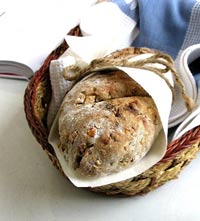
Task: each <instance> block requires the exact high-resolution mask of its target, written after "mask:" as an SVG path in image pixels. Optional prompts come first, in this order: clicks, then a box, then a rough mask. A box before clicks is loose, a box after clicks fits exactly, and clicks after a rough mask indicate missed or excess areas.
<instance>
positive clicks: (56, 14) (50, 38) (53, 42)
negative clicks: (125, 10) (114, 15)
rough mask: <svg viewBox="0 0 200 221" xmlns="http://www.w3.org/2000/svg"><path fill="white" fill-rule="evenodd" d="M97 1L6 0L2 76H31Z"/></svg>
mask: <svg viewBox="0 0 200 221" xmlns="http://www.w3.org/2000/svg"><path fill="white" fill-rule="evenodd" d="M94 2H96V1H95V0H82V1H80V0H73V1H69V0H60V1H56V0H49V1H48V4H47V2H46V1H39V0H35V1H25V0H16V1H14V0H3V2H1V8H0V30H1V34H0V77H6V78H9V77H11V78H19V79H29V78H30V77H31V76H32V75H33V74H34V72H35V71H36V70H38V69H39V68H40V66H41V65H42V63H43V61H44V59H45V58H46V57H47V56H48V54H50V52H51V51H52V50H53V49H55V48H56V46H58V44H59V43H60V42H61V41H62V40H63V39H64V36H65V35H66V34H67V32H68V31H69V30H70V29H71V28H72V27H74V26H76V25H77V24H78V22H79V17H80V16H81V13H82V12H83V11H84V10H85V9H86V8H88V7H90V6H91V5H92V4H93V3H94Z"/></svg>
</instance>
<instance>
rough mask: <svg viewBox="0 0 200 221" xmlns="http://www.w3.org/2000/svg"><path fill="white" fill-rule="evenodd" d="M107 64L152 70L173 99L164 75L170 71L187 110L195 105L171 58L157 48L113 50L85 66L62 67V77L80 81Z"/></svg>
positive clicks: (170, 86)
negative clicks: (161, 80) (147, 55)
mask: <svg viewBox="0 0 200 221" xmlns="http://www.w3.org/2000/svg"><path fill="white" fill-rule="evenodd" d="M152 51H153V55H152V56H151V57H148V58H145V59H141V60H137V61H130V59H131V58H133V57H134V56H137V55H139V54H144V53H152ZM152 64H160V65H162V67H163V66H164V68H157V67H152V66H150V65H152ZM107 66H109V67H114V66H120V67H130V68H139V69H144V70H148V71H151V72H154V73H155V74H157V75H158V76H159V77H161V78H162V79H163V80H164V81H165V82H166V84H167V85H168V86H169V88H170V89H171V91H172V95H173V100H174V99H175V90H174V88H173V86H172V85H171V84H170V82H169V80H168V79H167V78H166V77H165V75H164V74H166V73H167V72H168V71H171V73H172V75H173V77H174V80H175V81H176V83H177V85H178V86H179V87H180V89H181V94H182V97H183V99H184V101H185V105H186V107H187V110H188V111H192V110H193V108H194V107H195V102H194V100H193V99H192V98H190V97H189V96H188V95H187V94H186V89H185V85H184V83H183V81H182V80H181V78H180V76H179V74H178V72H177V71H176V70H175V68H174V62H173V59H172V58H171V56H169V55H167V54H164V53H162V52H160V51H157V50H151V49H148V48H133V47H130V48H125V49H122V50H119V51H115V52H113V53H111V54H109V55H107V56H105V57H103V58H99V59H95V60H93V61H92V62H91V63H90V64H89V65H88V66H87V67H85V68H80V67H79V66H77V65H70V66H68V67H66V68H65V69H64V72H63V77H64V78H65V79H66V80H68V81H74V80H75V81H80V80H81V79H82V78H84V77H86V76H87V75H89V74H91V72H92V71H95V70H97V69H100V68H103V67H107Z"/></svg>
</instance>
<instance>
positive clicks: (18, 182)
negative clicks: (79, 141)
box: [0, 79, 200, 221]
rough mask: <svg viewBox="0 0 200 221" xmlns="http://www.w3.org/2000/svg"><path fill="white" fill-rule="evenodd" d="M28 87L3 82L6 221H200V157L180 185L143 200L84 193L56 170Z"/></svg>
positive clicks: (1, 219)
mask: <svg viewBox="0 0 200 221" xmlns="http://www.w3.org/2000/svg"><path fill="white" fill-rule="evenodd" d="M26 86H27V82H26V81H20V80H9V79H0V122H1V124H0V143H1V144H0V221H12V220H15V221H17V220H19V221H27V220H28V221H32V220H34V221H35V220H37V221H40V220H41V221H44V220H47V221H54V220H56V221H60V220H68V221H79V220H81V221H90V220H95V221H107V220H109V221H110V220H114V221H115V220H116V221H118V220H120V221H132V220H139V221H140V220H142V221H143V220H148V221H151V220H152V221H155V220H159V221H162V220H166V221H170V220H172V221H179V220H180V221H184V220H185V221H188V220H190V221H195V220H198V221H199V220H200V206H199V205H200V204H199V199H200V188H199V187H200V176H199V171H200V156H199V155H198V157H197V158H196V159H195V160H194V161H193V162H192V163H191V164H190V165H188V167H187V168H186V169H185V170H184V171H182V173H181V175H180V176H179V179H176V180H173V181H170V182H168V183H167V184H165V185H164V186H162V187H160V188H158V189H156V190H154V191H153V192H151V193H148V194H147V195H144V196H137V197H128V198H120V197H108V196H104V195H99V194H95V193H92V192H90V191H86V190H83V189H78V188H76V187H74V186H73V185H72V184H70V183H69V182H68V181H67V180H66V179H65V178H64V177H62V175H61V174H60V173H59V171H57V169H55V168H54V167H53V165H52V164H51V162H50V160H49V159H48V157H47V156H46V154H45V153H44V152H43V150H42V149H41V148H40V145H39V144H38V143H37V142H36V140H35V138H34V137H33V136H32V134H31V132H30V130H29V127H28V125H27V122H26V119H25V114H24V110H23V95H24V90H25V88H26Z"/></svg>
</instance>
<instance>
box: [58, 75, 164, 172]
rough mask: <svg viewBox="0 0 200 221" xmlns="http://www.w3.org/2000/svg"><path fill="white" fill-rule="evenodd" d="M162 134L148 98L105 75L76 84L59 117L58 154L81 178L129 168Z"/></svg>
mask: <svg viewBox="0 0 200 221" xmlns="http://www.w3.org/2000/svg"><path fill="white" fill-rule="evenodd" d="M160 130H161V122H160V118H159V114H158V111H157V109H156V107H155V104H154V102H153V100H152V98H151V97H150V96H149V95H148V93H147V92H146V91H145V90H144V89H143V88H142V87H141V86H140V85H138V84H137V83H136V82H135V81H134V80H132V79H131V78H130V77H129V76H128V75H127V74H126V73H124V72H122V71H112V72H111V71H109V72H108V71H104V73H98V72H97V73H95V74H93V75H92V76H91V77H89V78H86V79H83V80H82V81H80V82H78V83H77V84H76V85H75V86H74V87H73V88H72V89H71V91H70V92H69V93H68V94H67V95H66V96H65V99H64V101H63V104H62V107H61V111H60V115H59V134H60V149H61V150H62V151H63V154H64V156H65V159H66V161H67V162H68V164H69V166H70V167H72V168H73V169H75V170H78V171H79V172H80V173H81V174H82V175H84V176H105V175H109V174H112V173H115V172H118V171H120V170H122V169H125V168H128V167H130V166H131V165H133V164H134V163H136V162H137V161H139V160H140V159H141V158H143V157H144V156H145V155H146V153H147V152H148V151H149V149H150V148H151V146H152V144H153V142H154V140H155V138H156V137H157V135H158V133H159V131H160Z"/></svg>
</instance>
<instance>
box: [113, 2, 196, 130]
mask: <svg viewBox="0 0 200 221" xmlns="http://www.w3.org/2000/svg"><path fill="white" fill-rule="evenodd" d="M112 2H114V3H115V4H117V5H118V6H119V8H120V9H121V10H122V11H123V12H124V13H125V14H126V15H127V16H129V17H130V18H132V19H133V20H135V21H136V22H137V27H138V29H139V34H138V36H137V38H136V39H135V40H134V41H133V43H132V46H136V47H149V48H155V49H158V50H160V51H162V52H164V53H167V54H169V55H171V56H172V57H173V58H174V60H175V65H176V69H177V70H178V71H179V73H180V75H181V77H182V80H183V82H184V84H185V85H186V91H187V94H188V95H189V96H190V97H192V98H193V99H194V100H195V101H197V100H198V99H197V90H196V85H195V81H194V79H193V76H192V74H191V73H190V72H189V71H185V70H184V69H183V68H182V65H183V63H185V65H186V61H185V60H184V55H182V54H184V53H185V52H184V51H185V50H186V49H187V48H188V47H189V46H191V45H194V44H199V43H200V1H198V0H184V1H183V0H174V1H163V0H151V1H150V0H149V1H148V0H139V1H136V0H112ZM191 53H192V52H191ZM198 57H200V53H199V52H198ZM189 62H190V61H187V65H189ZM175 89H176V92H177V97H176V100H175V102H174V105H173V107H172V111H171V115H170V119H169V127H173V126H175V125H177V124H179V123H180V122H181V121H182V120H183V119H184V118H186V117H187V116H188V114H189V113H188V112H187V110H186V107H185V105H184V102H183V100H182V99H180V92H179V89H178V87H176V86H175ZM198 103H199V102H198Z"/></svg>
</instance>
